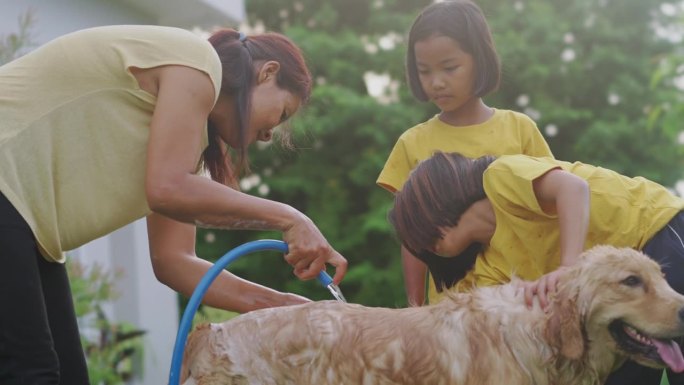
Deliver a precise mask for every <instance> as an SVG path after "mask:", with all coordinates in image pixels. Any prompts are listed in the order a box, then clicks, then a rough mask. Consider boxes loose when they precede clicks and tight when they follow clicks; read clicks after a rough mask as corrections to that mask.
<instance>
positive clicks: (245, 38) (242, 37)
mask: <svg viewBox="0 0 684 385" xmlns="http://www.w3.org/2000/svg"><path fill="white" fill-rule="evenodd" d="M239 33H240V36H238V40H240V42H242V43H244V42H245V40H247V35H245V33H244V32H239Z"/></svg>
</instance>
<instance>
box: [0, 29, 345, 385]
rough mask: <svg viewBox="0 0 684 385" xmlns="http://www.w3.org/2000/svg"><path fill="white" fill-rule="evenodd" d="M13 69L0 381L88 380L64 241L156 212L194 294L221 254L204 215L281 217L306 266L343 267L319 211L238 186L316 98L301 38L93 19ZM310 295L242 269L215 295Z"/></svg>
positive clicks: (161, 239)
mask: <svg viewBox="0 0 684 385" xmlns="http://www.w3.org/2000/svg"><path fill="white" fill-rule="evenodd" d="M0 84H2V87H1V88H0V116H2V117H3V119H2V122H0V164H2V167H0V192H1V193H0V229H2V230H1V231H0V264H1V265H2V268H0V309H3V311H0V383H3V384H69V385H81V384H87V383H88V378H87V371H86V365H85V359H84V356H83V351H82V348H81V344H80V340H79V334H78V328H77V325H76V318H75V314H74V310H73V303H72V300H71V297H70V290H69V283H68V280H67V276H66V271H65V269H64V265H63V264H62V262H64V257H63V251H65V250H70V249H73V248H76V247H78V246H80V245H82V244H84V243H86V242H88V241H90V240H92V239H95V238H97V237H100V236H102V235H104V234H107V233H109V232H111V231H113V230H115V229H116V228H118V227H121V226H123V225H125V224H127V223H130V222H132V221H134V220H136V219H138V218H141V217H146V218H147V225H148V233H149V243H150V251H151V253H150V254H151V256H152V264H153V267H154V272H155V275H156V276H157V279H159V280H160V281H161V282H163V283H165V284H166V285H168V286H170V287H171V288H173V289H174V290H177V291H179V292H181V293H183V294H185V295H190V294H191V293H192V290H193V289H194V287H195V285H196V284H197V283H198V281H199V280H200V279H201V277H202V276H203V275H204V273H205V272H206V271H207V269H209V267H210V266H211V264H210V263H209V262H207V261H204V260H201V259H199V258H197V257H196V256H195V251H194V246H195V244H194V242H195V225H202V226H212V227H217V228H225V229H264V230H280V231H282V233H283V239H284V240H285V241H286V242H287V243H288V245H289V250H290V252H289V254H287V255H286V256H285V259H286V260H287V262H288V263H290V264H291V265H292V266H293V267H294V271H295V274H296V275H297V276H298V277H299V278H301V279H310V278H313V277H315V276H316V274H317V273H318V272H319V271H320V270H321V269H322V268H323V267H324V264H325V263H330V264H332V265H334V266H336V268H337V269H336V270H337V271H336V274H335V281H336V282H339V281H340V280H341V279H342V277H343V275H344V273H345V271H346V260H345V259H344V258H343V257H342V256H341V255H340V254H338V253H337V252H336V251H335V250H333V249H332V247H331V246H330V245H329V244H328V242H327V241H326V240H325V238H324V237H323V235H322V234H321V233H320V231H319V230H318V229H317V228H316V226H315V225H314V224H313V223H312V221H311V220H310V219H309V218H307V217H306V216H305V215H304V214H302V213H301V212H299V211H297V210H295V209H294V208H292V207H290V206H288V205H285V204H282V203H278V202H273V201H269V200H266V199H261V198H257V197H253V196H249V195H246V194H243V193H240V192H238V191H236V190H234V189H231V188H230V187H228V186H227V185H235V182H236V179H237V177H238V174H239V172H240V171H241V170H246V169H247V163H248V162H247V148H248V147H249V146H250V145H251V144H253V143H254V142H256V141H267V140H270V139H271V136H272V134H273V129H274V127H276V126H278V125H280V124H281V123H283V122H285V121H287V120H288V119H289V118H290V117H291V116H292V115H293V114H294V113H295V112H296V111H297V110H298V109H299V107H300V105H302V104H303V103H305V102H306V101H307V100H308V98H309V95H310V92H311V77H310V74H309V71H308V69H307V67H306V65H305V63H304V60H303V58H302V55H301V52H300V51H299V49H298V48H297V47H296V46H295V45H294V44H293V43H292V42H291V41H290V40H289V39H287V38H286V37H284V36H282V35H278V34H264V35H260V36H252V37H249V38H248V37H246V36H244V35H242V34H239V33H238V32H237V31H234V30H222V31H219V32H217V33H215V34H214V35H212V36H211V37H210V38H209V41H206V40H203V39H200V38H199V37H197V36H195V35H194V34H192V33H190V32H188V31H185V30H181V29H176V28H169V27H157V26H109V27H100V28H93V29H88V30H83V31H79V32H75V33H72V34H69V35H66V36H63V37H61V38H58V39H56V40H54V41H52V42H50V43H48V44H46V45H44V46H43V47H41V48H39V49H37V50H35V51H34V52H32V53H29V54H28V55H26V56H24V57H22V58H20V59H17V60H15V61H13V62H10V63H8V64H6V65H4V66H2V67H0ZM231 153H235V154H236V158H235V160H236V161H235V162H232V161H231V155H230V154H231ZM233 164H235V166H233ZM202 167H203V168H204V169H205V170H207V171H208V172H209V174H210V175H211V178H212V179H213V180H210V179H208V178H205V177H203V176H201V175H199V174H198V172H199V171H200V170H201V168H202ZM305 301H308V300H307V299H305V298H302V297H299V296H296V295H292V294H288V293H280V292H276V291H273V290H270V289H267V288H265V287H262V286H259V285H255V284H253V283H250V282H247V281H244V280H241V279H239V278H237V277H235V276H233V275H231V274H229V273H227V272H224V273H223V274H222V275H221V276H220V277H218V278H217V280H216V282H215V283H214V284H213V285H212V288H211V289H210V290H209V292H208V293H207V295H206V297H205V303H206V304H208V305H210V306H214V307H219V308H223V309H228V310H234V311H238V312H246V311H250V310H253V309H258V308H262V307H268V306H280V305H287V304H296V303H302V302H305Z"/></svg>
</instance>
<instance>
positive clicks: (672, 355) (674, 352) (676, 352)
mask: <svg viewBox="0 0 684 385" xmlns="http://www.w3.org/2000/svg"><path fill="white" fill-rule="evenodd" d="M651 341H652V342H653V344H654V345H655V346H656V348H658V354H660V358H662V359H663V361H664V362H665V363H666V364H667V366H669V367H670V369H672V371H674V372H676V373H681V372H684V357H682V351H681V349H679V345H677V343H676V342H674V341H672V340H669V341H659V340H657V339H655V338H654V339H652V340H651Z"/></svg>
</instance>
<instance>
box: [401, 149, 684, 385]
mask: <svg viewBox="0 0 684 385" xmlns="http://www.w3.org/2000/svg"><path fill="white" fill-rule="evenodd" d="M682 210H684V200H683V199H681V198H679V197H677V196H675V195H673V194H672V193H670V191H669V190H667V189H666V188H664V187H663V186H660V185H658V184H656V183H654V182H651V181H649V180H647V179H644V178H641V177H636V178H629V177H626V176H623V175H620V174H618V173H615V172H613V171H610V170H607V169H603V168H600V167H594V166H590V165H586V164H582V163H579V162H576V163H568V162H562V161H558V160H554V159H551V158H534V157H530V156H525V155H508V156H500V157H499V158H495V157H492V156H483V157H480V158H477V159H470V158H466V157H465V156H463V155H461V154H458V153H442V152H439V153H436V154H435V155H434V156H433V157H432V158H430V159H428V160H426V161H424V162H422V163H421V164H420V165H419V166H418V167H417V168H416V169H415V170H414V172H413V173H412V174H411V176H410V178H409V180H408V181H407V182H406V184H405V185H404V188H403V189H402V190H401V191H400V192H398V193H397V194H396V196H395V205H394V208H393V209H392V210H391V212H390V214H389V216H390V221H391V223H392V225H393V226H394V228H395V229H396V231H397V234H398V235H399V237H400V239H401V241H402V243H403V244H404V245H405V246H406V248H408V249H409V250H413V251H415V252H420V251H422V250H430V251H433V252H434V253H435V254H437V255H440V256H443V257H449V256H452V255H458V254H459V253H460V252H462V250H464V249H465V248H466V247H469V246H470V245H472V244H475V245H477V247H478V248H479V249H480V250H481V253H480V255H479V256H478V258H477V261H476V262H475V265H474V267H473V268H472V270H470V271H469V272H468V273H467V275H466V277H465V278H464V279H462V280H461V281H459V282H458V284H456V288H457V289H458V290H468V289H470V288H472V287H474V286H482V285H493V284H499V283H504V282H507V281H509V280H510V279H511V276H512V275H513V274H515V275H516V276H518V277H520V278H522V279H524V280H537V281H536V282H532V283H529V284H527V286H526V288H525V298H526V300H527V302H528V304H531V301H532V296H533V295H535V294H536V295H538V296H539V301H540V304H541V305H542V306H546V304H547V303H548V299H547V294H548V292H550V291H553V290H554V289H555V286H556V282H557V280H558V277H559V276H560V275H561V274H563V271H564V268H565V267H567V266H570V265H572V264H573V263H574V262H575V260H576V258H577V256H578V255H579V254H580V253H581V252H582V251H583V250H585V249H588V248H590V247H592V246H594V245H597V244H610V245H614V246H618V247H632V248H635V249H638V250H643V252H644V253H646V254H647V255H649V256H651V257H652V258H653V259H655V260H656V261H657V262H659V263H660V265H661V266H662V267H663V272H664V273H665V277H666V279H667V281H668V283H669V284H670V286H672V287H673V288H674V289H675V290H676V291H678V292H679V293H684V274H682V272H684V243H682V238H683V237H684V212H683V211H682ZM430 268H431V269H432V266H431V267H430ZM661 373H662V371H659V370H655V369H649V368H645V367H641V366H638V365H637V364H635V363H633V362H628V363H627V364H625V365H624V366H623V367H622V368H621V369H620V371H619V372H617V373H615V374H613V375H612V376H611V377H610V379H609V381H608V382H607V383H609V384H630V383H633V384H646V385H648V384H658V383H659V381H660V374H661ZM671 383H673V382H672V381H671ZM677 383H678V382H677Z"/></svg>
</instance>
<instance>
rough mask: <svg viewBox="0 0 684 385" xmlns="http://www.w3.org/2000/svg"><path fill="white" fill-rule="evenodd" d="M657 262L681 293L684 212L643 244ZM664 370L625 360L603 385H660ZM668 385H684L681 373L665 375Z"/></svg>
mask: <svg viewBox="0 0 684 385" xmlns="http://www.w3.org/2000/svg"><path fill="white" fill-rule="evenodd" d="M642 251H643V252H644V253H645V254H646V255H648V256H649V257H651V258H653V259H654V260H656V261H658V263H660V265H661V266H662V269H663V272H664V273H665V279H667V282H668V283H669V284H670V286H672V288H673V289H675V290H676V291H677V292H678V293H680V294H684V211H683V212H680V213H679V214H677V215H676V216H675V217H674V218H672V220H670V222H669V223H668V224H667V225H666V226H665V227H664V228H663V229H662V230H660V231H659V232H658V233H656V235H655V236H654V237H653V238H652V239H651V240H650V241H648V243H646V245H645V246H644V249H643V250H642ZM662 374H663V371H662V370H658V369H651V368H647V367H645V366H641V365H639V364H637V363H636V362H634V361H627V362H626V363H625V364H624V365H622V367H620V369H618V370H617V371H615V372H614V373H613V374H611V375H610V377H608V380H607V381H606V385H659V384H660V379H661V377H662ZM667 377H668V380H669V382H670V385H684V373H679V374H677V373H672V372H670V371H669V370H668V373H667Z"/></svg>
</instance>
